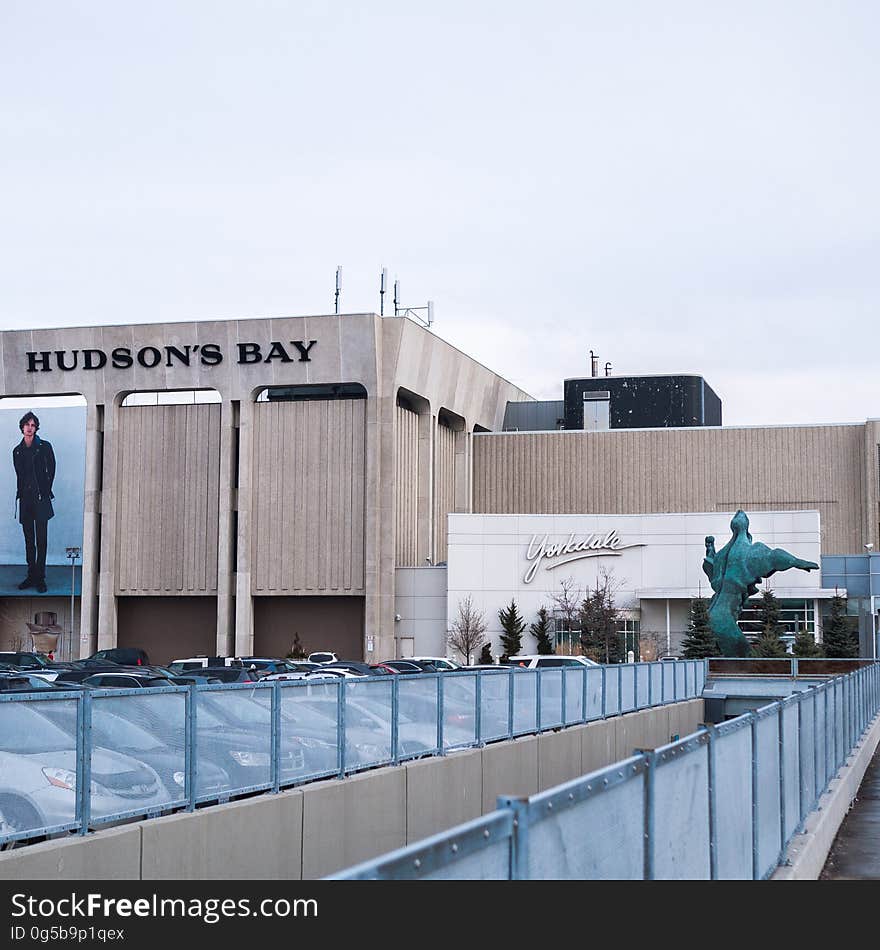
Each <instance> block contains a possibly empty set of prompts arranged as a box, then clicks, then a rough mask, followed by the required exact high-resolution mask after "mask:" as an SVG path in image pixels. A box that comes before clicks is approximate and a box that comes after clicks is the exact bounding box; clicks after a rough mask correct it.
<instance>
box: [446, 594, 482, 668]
mask: <svg viewBox="0 0 880 950" xmlns="http://www.w3.org/2000/svg"><path fill="white" fill-rule="evenodd" d="M485 632H486V622H485V620H484V619H483V614H482V612H481V611H479V610H477V608H476V607H474V602H473V600H472V598H471V595H470V594H468V596H467V597H465V599H464V600H460V601H459V602H458V617H456V619H455V620H453V621H452V632H451V633H450V634H449V638H448V639H449V645H450V646H451V647H452V648H453V649H454V650H458V652H459V653H460V654H461V655H462V656H463V657H464V660H465V663H466V664H467V665H468V666H470V662H471V655H472V654H473V653H475V652H476V651H477V650H480V649H482V647H483V645H484V644H485V643H486V638H485V637H484V636H483V634H484V633H485Z"/></svg>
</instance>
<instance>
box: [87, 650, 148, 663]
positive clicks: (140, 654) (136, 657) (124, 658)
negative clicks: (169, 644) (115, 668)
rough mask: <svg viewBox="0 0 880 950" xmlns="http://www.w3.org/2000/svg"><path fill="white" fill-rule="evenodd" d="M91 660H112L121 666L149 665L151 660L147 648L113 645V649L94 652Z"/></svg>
mask: <svg viewBox="0 0 880 950" xmlns="http://www.w3.org/2000/svg"><path fill="white" fill-rule="evenodd" d="M88 659H90V660H110V661H111V662H112V663H118V664H119V665H120V666H147V665H148V664H149V662H150V658H149V656H147V651H146V650H141V649H139V648H137V647H113V649H111V650H98V652H97V653H93V654H92V655H91V656H90V657H88Z"/></svg>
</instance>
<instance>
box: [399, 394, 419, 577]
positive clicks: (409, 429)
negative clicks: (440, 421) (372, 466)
mask: <svg viewBox="0 0 880 950" xmlns="http://www.w3.org/2000/svg"><path fill="white" fill-rule="evenodd" d="M395 422H396V425H397V436H396V440H395V446H394V452H395V456H394V467H395V473H396V480H397V495H396V497H395V521H394V549H395V553H394V562H395V564H397V565H398V566H405V567H413V566H414V565H416V564H418V562H419V550H418V545H419V416H418V413H416V412H413V411H412V410H410V409H404V407H403V406H398V407H397V409H396V416H395Z"/></svg>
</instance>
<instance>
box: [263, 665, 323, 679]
mask: <svg viewBox="0 0 880 950" xmlns="http://www.w3.org/2000/svg"><path fill="white" fill-rule="evenodd" d="M284 662H285V664H286V667H287V668H286V670H285V671H284V672H283V673H267V674H266V675H265V676H262V677H261V678H262V679H264V680H298V679H302V678H303V677H304V676H305V675H306V673H311V672H312V670H317V669H320V666H319V664H318V663H309V662H308V660H285V661H284Z"/></svg>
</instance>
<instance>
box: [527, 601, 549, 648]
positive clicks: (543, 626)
mask: <svg viewBox="0 0 880 950" xmlns="http://www.w3.org/2000/svg"><path fill="white" fill-rule="evenodd" d="M552 626H553V621H552V620H551V619H550V613H549V612H548V610H547V608H546V607H539V608H538V619H537V620H536V621H535V622H534V623H533V624H531V625H530V626H529V632H530V633H531V635H532V636H533V637H534V638H535V640H537V642H538V653H540V654H541V655H542V656H547V654H549V653H554V652H555V650H554V649H553V639H552V637H551V636H550V628H551V627H552Z"/></svg>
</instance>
